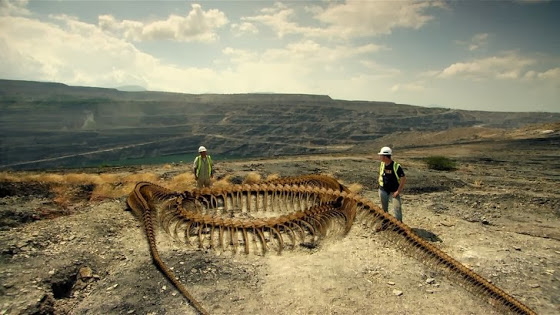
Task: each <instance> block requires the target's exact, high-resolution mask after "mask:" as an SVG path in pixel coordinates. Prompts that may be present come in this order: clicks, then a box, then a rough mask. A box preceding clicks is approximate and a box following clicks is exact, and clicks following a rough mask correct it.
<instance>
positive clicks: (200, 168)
mask: <svg viewBox="0 0 560 315" xmlns="http://www.w3.org/2000/svg"><path fill="white" fill-rule="evenodd" d="M198 154H199V155H198V156H197V157H196V158H195V159H194V162H193V172H194V177H195V178H196V187H198V188H203V187H210V185H212V182H211V181H210V179H211V178H213V177H214V170H213V168H212V166H213V165H212V158H211V157H210V155H208V154H207V152H206V148H205V147H204V146H200V147H199V148H198Z"/></svg>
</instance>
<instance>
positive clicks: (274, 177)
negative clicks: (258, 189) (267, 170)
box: [266, 173, 280, 181]
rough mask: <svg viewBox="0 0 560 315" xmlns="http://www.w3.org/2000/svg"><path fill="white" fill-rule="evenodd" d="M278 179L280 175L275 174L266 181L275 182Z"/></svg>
mask: <svg viewBox="0 0 560 315" xmlns="http://www.w3.org/2000/svg"><path fill="white" fill-rule="evenodd" d="M278 178H280V175H278V174H276V173H275V174H270V175H268V176H267V177H266V180H267V181H268V180H275V179H278Z"/></svg>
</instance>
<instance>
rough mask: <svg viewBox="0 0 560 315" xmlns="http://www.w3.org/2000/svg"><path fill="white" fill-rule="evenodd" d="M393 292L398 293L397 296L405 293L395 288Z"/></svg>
mask: <svg viewBox="0 0 560 315" xmlns="http://www.w3.org/2000/svg"><path fill="white" fill-rule="evenodd" d="M393 294H394V295H396V296H401V295H403V291H401V290H396V289H395V290H393Z"/></svg>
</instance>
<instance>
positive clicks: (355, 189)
mask: <svg viewBox="0 0 560 315" xmlns="http://www.w3.org/2000/svg"><path fill="white" fill-rule="evenodd" d="M363 188H364V186H363V185H362V184H358V183H353V184H350V186H348V190H350V191H351V192H353V193H355V194H357V193H359V192H360V191H362V189H363Z"/></svg>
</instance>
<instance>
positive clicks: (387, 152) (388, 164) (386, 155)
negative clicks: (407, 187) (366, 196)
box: [377, 147, 406, 228]
mask: <svg viewBox="0 0 560 315" xmlns="http://www.w3.org/2000/svg"><path fill="white" fill-rule="evenodd" d="M392 154H393V150H391V148H389V147H383V148H381V150H379V153H377V155H379V160H380V161H381V163H380V164H379V180H378V181H379V199H381V207H382V208H383V211H385V212H388V209H389V200H390V199H392V200H393V210H394V212H395V218H396V219H397V220H399V221H401V222H402V208H401V192H402V190H403V188H404V184H405V183H406V176H405V175H404V171H403V169H402V167H401V165H400V164H399V163H397V162H395V161H393V160H392V159H391V156H392ZM382 228H384V227H382Z"/></svg>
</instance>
